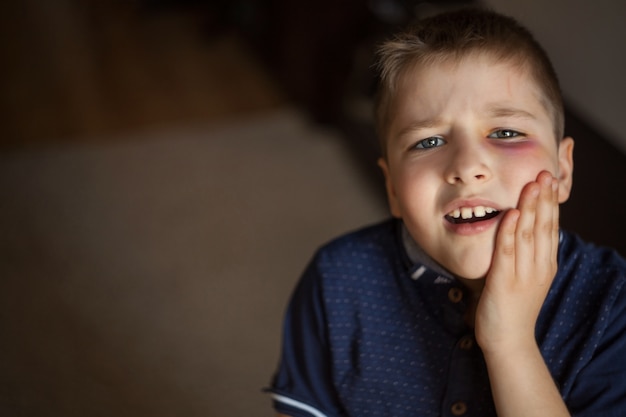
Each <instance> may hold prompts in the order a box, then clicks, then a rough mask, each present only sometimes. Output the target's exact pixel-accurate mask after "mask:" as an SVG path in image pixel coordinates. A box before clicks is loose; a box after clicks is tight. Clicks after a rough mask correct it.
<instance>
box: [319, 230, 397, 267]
mask: <svg viewBox="0 0 626 417" xmlns="http://www.w3.org/2000/svg"><path fill="white" fill-rule="evenodd" d="M399 230H400V225H399V223H398V221H397V220H396V219H389V220H385V221H383V222H380V223H376V224H373V225H368V226H365V227H363V228H361V229H358V230H354V231H351V232H349V233H346V234H344V235H342V236H340V237H338V238H335V239H333V240H331V241H330V242H328V243H326V244H324V245H323V246H321V247H320V248H319V249H318V250H317V252H316V254H315V257H314V262H313V263H314V264H315V265H317V266H318V267H321V268H324V269H325V268H336V267H342V266H343V267H348V268H354V267H359V266H365V265H367V266H373V265H378V264H380V263H389V262H390V261H394V262H397V261H400V260H402V259H403V257H404V256H405V255H404V250H403V249H402V245H401V243H400V237H399V236H400V234H399Z"/></svg>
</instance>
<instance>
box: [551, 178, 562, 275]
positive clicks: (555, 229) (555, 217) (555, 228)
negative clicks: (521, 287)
mask: <svg viewBox="0 0 626 417" xmlns="http://www.w3.org/2000/svg"><path fill="white" fill-rule="evenodd" d="M552 198H553V204H552V221H553V224H552V242H553V244H552V253H551V255H550V256H551V259H552V262H553V263H554V264H553V268H554V272H555V273H556V269H557V265H558V259H557V257H558V252H559V241H560V236H559V181H558V180H557V179H556V178H554V179H553V180H552Z"/></svg>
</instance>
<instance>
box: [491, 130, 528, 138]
mask: <svg viewBox="0 0 626 417" xmlns="http://www.w3.org/2000/svg"><path fill="white" fill-rule="evenodd" d="M502 133H506V134H507V135H505V136H500V137H497V136H494V135H497V134H502ZM523 136H525V135H524V134H523V133H522V132H518V131H517V130H513V129H497V130H494V131H493V132H491V133H490V134H489V136H487V137H488V138H490V139H515V138H519V137H523Z"/></svg>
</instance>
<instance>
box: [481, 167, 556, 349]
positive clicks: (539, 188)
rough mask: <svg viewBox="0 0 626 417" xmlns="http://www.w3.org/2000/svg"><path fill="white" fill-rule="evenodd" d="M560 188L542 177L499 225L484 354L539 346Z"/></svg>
mask: <svg viewBox="0 0 626 417" xmlns="http://www.w3.org/2000/svg"><path fill="white" fill-rule="evenodd" d="M558 244H559V206H558V182H557V180H556V179H555V178H554V177H552V175H551V174H550V173H549V172H546V171H543V172H541V173H540V174H539V175H538V176H537V179H536V180H535V181H533V182H531V183H528V184H527V185H526V186H525V187H524V189H523V190H522V193H521V195H520V199H519V204H518V207H517V209H512V210H509V211H508V212H507V213H506V214H505V216H504V218H503V220H502V223H501V224H500V228H499V230H498V233H497V236H496V245H495V251H494V256H493V262H492V266H491V268H490V270H489V272H488V274H487V277H486V280H485V287H484V289H483V292H482V294H481V296H480V300H479V302H478V306H477V310H476V338H477V341H478V343H479V344H480V346H481V348H482V349H483V351H485V353H488V352H490V351H502V352H509V353H510V352H511V350H515V349H523V348H525V347H528V346H529V344H532V345H533V346H536V342H535V324H536V321H537V316H538V315H539V310H540V309H541V306H542V305H543V302H544V300H545V298H546V295H547V293H548V290H549V289H550V285H551V283H552V280H553V279H554V276H555V274H556V269H557V259H556V258H557V250H558Z"/></svg>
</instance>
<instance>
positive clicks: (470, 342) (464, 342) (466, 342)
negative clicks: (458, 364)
mask: <svg viewBox="0 0 626 417" xmlns="http://www.w3.org/2000/svg"><path fill="white" fill-rule="evenodd" d="M459 347H460V348H461V349H462V350H470V349H471V348H473V347H474V338H473V337H472V336H465V337H463V338H462V339H461V341H460V342H459Z"/></svg>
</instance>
